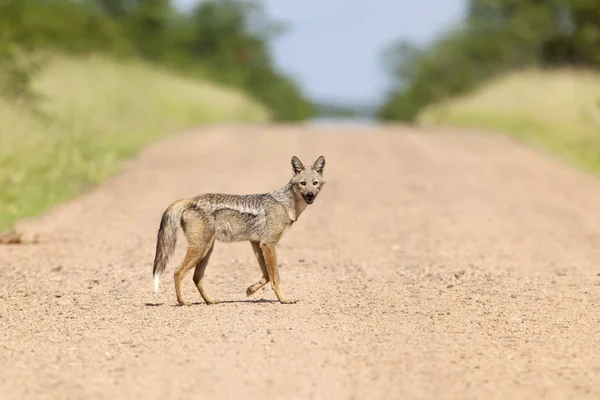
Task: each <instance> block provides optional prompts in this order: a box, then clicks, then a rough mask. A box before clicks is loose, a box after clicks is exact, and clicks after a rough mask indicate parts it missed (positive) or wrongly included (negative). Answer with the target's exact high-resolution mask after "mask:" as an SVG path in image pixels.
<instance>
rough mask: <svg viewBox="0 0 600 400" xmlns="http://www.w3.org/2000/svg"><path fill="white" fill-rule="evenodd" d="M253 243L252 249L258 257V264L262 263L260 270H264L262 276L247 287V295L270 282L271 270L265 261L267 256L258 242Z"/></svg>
mask: <svg viewBox="0 0 600 400" xmlns="http://www.w3.org/2000/svg"><path fill="white" fill-rule="evenodd" d="M250 243H251V244H252V250H253V251H254V256H255V257H256V261H258V265H260V270H261V271H262V278H260V280H259V281H258V282H256V283H255V284H254V285H251V286H249V287H248V289H246V295H247V296H252V295H253V294H254V293H256V292H257V291H258V290H259V289H260V288H261V287H263V286H265V285H266V284H267V283H269V271H268V269H267V265H266V263H265V257H264V256H263V253H262V250H261V248H260V244H259V243H258V242H250Z"/></svg>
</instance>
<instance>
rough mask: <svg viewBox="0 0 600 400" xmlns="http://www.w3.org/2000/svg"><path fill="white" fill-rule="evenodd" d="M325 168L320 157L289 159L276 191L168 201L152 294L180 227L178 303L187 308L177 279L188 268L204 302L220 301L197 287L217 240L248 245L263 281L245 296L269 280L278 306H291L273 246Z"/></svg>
mask: <svg viewBox="0 0 600 400" xmlns="http://www.w3.org/2000/svg"><path fill="white" fill-rule="evenodd" d="M324 168H325V158H324V157H323V156H320V157H319V158H317V160H316V161H315V162H314V163H313V165H312V166H308V167H306V166H305V165H304V164H303V163H302V162H301V161H300V160H299V159H298V157H296V156H293V157H292V172H293V175H292V178H291V179H290V180H289V182H288V183H287V184H286V185H285V186H283V187H281V188H279V189H277V190H274V191H271V192H268V193H259V194H245V195H236V194H222V193H204V194H200V195H198V196H195V197H192V198H187V199H181V200H177V201H175V202H173V203H171V204H170V205H169V206H168V207H167V209H166V210H165V212H164V213H163V215H162V219H161V221H160V228H159V229H158V235H157V243H156V255H155V257H154V268H153V276H154V292H155V293H157V292H158V284H159V281H160V274H161V273H162V272H163V271H164V270H165V267H166V265H167V262H168V260H169V257H170V256H171V254H173V251H174V250H175V246H176V242H177V229H178V228H179V227H180V226H181V228H182V229H183V232H184V234H185V236H186V238H187V241H188V248H187V253H186V255H185V259H184V260H183V262H182V263H181V265H180V266H179V268H177V270H176V271H175V274H174V279H175V294H176V296H177V302H178V303H179V304H180V305H186V304H187V303H186V302H185V301H184V300H183V298H182V296H181V281H182V280H183V278H184V276H185V275H186V274H187V273H188V272H189V271H190V270H191V269H192V268H195V270H194V278H193V279H194V283H195V284H196V287H197V288H198V292H200V296H202V298H203V299H204V301H205V302H206V304H217V303H218V302H219V301H218V300H216V299H214V298H212V297H211V296H209V295H208V294H207V293H206V290H205V289H204V288H203V286H202V280H203V278H204V272H205V271H206V266H207V264H208V260H209V258H210V255H211V254H212V251H213V248H214V245H215V241H216V240H217V241H221V242H241V241H249V242H250V243H251V245H252V249H253V251H254V255H255V256H256V260H257V261H258V265H259V266H260V269H261V271H262V277H261V278H260V280H259V281H258V282H256V283H255V284H253V285H251V286H249V287H248V289H246V295H247V296H251V295H252V294H254V293H255V292H256V291H257V290H259V289H260V288H262V287H263V286H264V285H266V284H267V283H269V282H271V287H272V289H273V291H274V292H275V295H276V296H277V299H278V300H279V302H280V303H282V304H292V303H295V302H296V300H292V299H286V298H285V297H284V296H283V294H282V293H281V288H280V287H279V270H278V267H277V254H276V251H275V247H276V246H277V244H278V243H279V240H280V239H281V237H282V236H283V234H284V233H285V232H286V231H287V230H288V229H289V228H290V226H291V225H292V224H293V223H294V222H296V221H297V220H298V217H299V216H300V214H302V212H303V211H304V210H305V209H306V207H307V205H309V204H312V203H313V202H314V201H315V199H316V197H317V195H318V194H319V192H320V191H321V189H322V188H323V186H324V185H325V180H324V179H323V170H324Z"/></svg>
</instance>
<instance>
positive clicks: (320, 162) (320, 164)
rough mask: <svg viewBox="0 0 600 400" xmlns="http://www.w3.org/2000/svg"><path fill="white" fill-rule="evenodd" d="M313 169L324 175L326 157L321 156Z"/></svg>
mask: <svg viewBox="0 0 600 400" xmlns="http://www.w3.org/2000/svg"><path fill="white" fill-rule="evenodd" d="M312 169H314V170H315V171H317V172H318V173H319V174H321V175H322V174H323V170H324V169H325V157H323V156H320V157H319V158H317V161H315V163H314V164H313V166H312Z"/></svg>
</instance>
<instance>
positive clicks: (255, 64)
mask: <svg viewBox="0 0 600 400" xmlns="http://www.w3.org/2000/svg"><path fill="white" fill-rule="evenodd" d="M283 32H284V27H283V26H282V25H281V24H280V23H278V22H274V21H270V20H269V18H267V16H266V15H265V13H264V11H263V8H262V7H261V3H260V2H257V1H244V0H205V1H202V2H200V3H199V4H198V6H196V8H195V9H193V10H192V11H191V12H189V13H185V14H184V13H180V12H179V11H177V10H176V9H175V7H174V6H173V4H172V2H171V0H130V1H119V0H78V1H74V0H51V1H48V0H0V69H3V70H4V71H5V74H7V73H8V72H10V73H11V74H12V75H11V76H12V78H11V79H9V81H10V82H12V87H11V88H10V90H7V89H6V88H4V89H5V90H3V92H2V93H3V94H5V93H8V92H16V93H18V94H19V95H23V94H25V93H26V91H25V89H26V87H27V85H28V83H29V82H30V81H31V74H33V73H35V72H36V71H37V69H34V68H33V67H37V65H33V66H32V68H30V66H29V65H26V64H24V63H23V57H21V54H22V53H23V52H25V53H29V54H37V52H38V51H40V50H41V49H43V50H51V51H53V52H58V53H67V54H77V55H83V54H91V53H93V54H95V53H98V52H100V53H103V54H109V55H111V56H114V57H119V58H121V59H123V58H126V59H131V58H133V59H143V60H145V61H147V62H151V63H153V64H157V65H160V66H162V67H165V68H169V69H171V70H173V71H176V72H177V73H185V74H187V75H190V76H194V77H204V78H208V79H210V80H212V81H216V82H218V83H221V84H223V85H227V86H231V87H233V88H236V89H239V90H242V91H244V92H246V93H249V94H250V95H251V96H252V97H254V98H255V99H256V100H257V101H260V102H261V103H263V104H264V105H265V106H266V107H268V108H269V109H270V110H271V114H272V117H273V119H275V120H278V121H294V120H302V119H306V118H310V117H312V116H313V115H314V114H315V112H316V110H315V108H314V106H313V105H312V104H311V103H310V102H309V101H308V99H306V98H305V96H304V95H303V93H302V92H301V90H300V88H299V87H298V85H297V84H296V83H295V82H294V81H293V80H292V79H291V78H290V77H288V76H286V75H285V74H284V73H282V72H281V71H279V70H278V69H277V68H276V66H275V63H274V60H273V59H272V56H271V54H270V51H269V46H270V42H271V41H272V40H273V39H274V38H275V37H276V36H277V35H279V34H282V33H283ZM4 86H5V85H4Z"/></svg>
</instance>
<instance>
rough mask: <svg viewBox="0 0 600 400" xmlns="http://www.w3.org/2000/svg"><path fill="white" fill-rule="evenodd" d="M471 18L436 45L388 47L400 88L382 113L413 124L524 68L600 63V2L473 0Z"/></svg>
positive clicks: (389, 62)
mask: <svg viewBox="0 0 600 400" xmlns="http://www.w3.org/2000/svg"><path fill="white" fill-rule="evenodd" d="M467 4H468V8H467V15H466V18H465V20H464V21H463V22H462V23H461V24H460V25H458V26H456V27H452V28H451V29H450V30H449V31H448V32H446V33H444V34H443V35H442V36H441V37H440V39H439V40H437V41H435V42H434V43H433V44H432V45H430V46H428V47H425V48H421V47H418V46H415V45H413V44H411V43H407V42H403V41H402V42H399V43H396V44H394V45H393V46H391V47H390V49H389V50H388V51H387V53H386V55H385V57H386V58H385V62H386V64H387V67H388V69H389V71H390V73H391V74H392V75H393V77H394V79H395V82H396V85H395V87H394V88H392V90H391V91H390V93H389V96H388V97H387V99H386V101H385V103H384V104H383V106H382V107H381V108H380V110H379V112H378V116H379V118H381V119H383V120H402V121H408V122H414V121H415V118H416V117H417V115H418V114H419V113H420V112H421V110H422V109H423V108H425V107H427V106H428V105H430V104H432V103H437V102H440V101H443V100H446V99H448V98H451V97H454V96H458V95H463V94H465V93H468V92H470V91H472V90H474V89H475V88H476V87H477V86H479V85H480V84H483V83H485V82H487V81H488V80H490V79H494V78H497V77H499V76H502V75H504V74H506V73H510V72H513V71H516V70H521V69H526V68H532V67H537V68H558V67H578V68H598V67H599V66H600V2H599V1H595V0H469V1H468V3H467Z"/></svg>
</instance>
